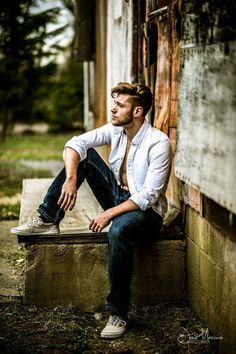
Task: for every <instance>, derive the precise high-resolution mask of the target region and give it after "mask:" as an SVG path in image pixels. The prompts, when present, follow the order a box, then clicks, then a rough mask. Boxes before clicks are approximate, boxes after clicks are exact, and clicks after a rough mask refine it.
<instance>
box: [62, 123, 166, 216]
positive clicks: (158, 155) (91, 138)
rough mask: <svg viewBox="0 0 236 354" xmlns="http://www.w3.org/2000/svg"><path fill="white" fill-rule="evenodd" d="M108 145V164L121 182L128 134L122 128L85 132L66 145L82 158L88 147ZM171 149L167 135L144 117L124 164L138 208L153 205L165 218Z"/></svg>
mask: <svg viewBox="0 0 236 354" xmlns="http://www.w3.org/2000/svg"><path fill="white" fill-rule="evenodd" d="M105 144H110V145H111V152H110V156H109V160H108V162H109V166H110V168H111V170H112V172H113V173H114V176H115V178H116V180H117V182H118V184H120V168H121V164H122V161H123V159H124V156H125V151H126V145H127V135H126V134H125V131H124V129H123V128H122V127H116V126H114V125H112V124H111V123H108V124H105V125H103V126H102V127H100V128H97V129H93V130H91V131H89V132H87V133H84V134H81V135H79V136H75V137H73V138H72V139H71V140H69V141H68V142H67V143H66V145H65V147H70V148H72V149H74V150H75V151H77V152H78V154H79V155H80V159H81V161H82V160H84V159H85V158H86V157H87V150H88V149H90V148H94V147H98V146H102V145H105ZM171 160H172V152H171V145H170V141H169V138H168V136H167V135H166V134H164V133H163V132H161V131H160V130H158V129H156V128H153V127H152V126H151V124H149V123H148V121H147V120H146V119H145V120H144V123H143V125H142V126H141V128H140V129H139V131H138V132H137V134H136V135H135V136H134V138H133V140H132V143H131V146H130V150H129V153H128V157H127V163H126V174H127V181H128V186H129V191H130V194H131V196H130V199H131V200H132V201H133V202H134V203H135V204H137V205H138V206H139V208H140V209H141V210H146V209H147V208H150V207H152V208H153V209H154V211H156V212H157V213H158V214H159V215H161V216H162V217H164V215H165V213H166V211H167V199H166V197H165V193H166V188H167V184H168V179H169V175H170V170H171Z"/></svg>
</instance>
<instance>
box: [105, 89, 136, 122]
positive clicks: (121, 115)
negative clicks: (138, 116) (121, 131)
mask: <svg viewBox="0 0 236 354" xmlns="http://www.w3.org/2000/svg"><path fill="white" fill-rule="evenodd" d="M129 97H130V96H129V95H123V94H121V95H118V96H117V97H116V98H115V99H114V105H113V107H112V109H111V113H112V124H113V125H115V126H126V125H130V124H131V123H132V122H133V119H134V118H133V109H132V104H131V102H130V101H129Z"/></svg>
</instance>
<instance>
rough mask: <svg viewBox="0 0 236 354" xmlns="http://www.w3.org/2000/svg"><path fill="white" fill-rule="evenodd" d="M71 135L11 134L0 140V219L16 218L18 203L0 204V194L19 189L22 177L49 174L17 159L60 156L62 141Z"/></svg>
mask: <svg viewBox="0 0 236 354" xmlns="http://www.w3.org/2000/svg"><path fill="white" fill-rule="evenodd" d="M73 135H75V134H74V133H65V134H49V133H48V134H30V135H29V134H23V135H12V136H9V137H8V138H7V139H6V141H5V142H4V143H2V144H0V220H14V219H18V218H19V211H20V204H19V203H17V202H10V203H9V204H3V203H1V198H2V197H11V196H14V195H16V194H17V193H20V192H21V190H22V180H23V179H24V178H48V177H52V175H51V172H50V171H48V170H42V169H34V168H29V167H26V166H23V165H22V164H20V161H19V160H21V159H26V160H49V159H50V160H51V159H53V160H62V151H63V148H64V145H65V142H66V141H67V140H69V139H70V138H71V137H72V136H73Z"/></svg>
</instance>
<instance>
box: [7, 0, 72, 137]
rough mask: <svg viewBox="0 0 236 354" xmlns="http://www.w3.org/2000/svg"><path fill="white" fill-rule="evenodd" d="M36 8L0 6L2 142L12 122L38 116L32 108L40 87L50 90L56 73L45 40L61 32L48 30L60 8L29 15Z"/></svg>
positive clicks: (16, 0)
mask: <svg viewBox="0 0 236 354" xmlns="http://www.w3.org/2000/svg"><path fill="white" fill-rule="evenodd" d="M37 4H38V2H37V0H8V1H1V2H0V82H1V87H0V114H1V115H0V120H1V122H2V126H3V129H2V135H3V136H2V137H3V138H5V136H6V134H7V131H8V128H9V126H10V125H11V124H12V123H13V122H14V121H16V120H20V119H21V120H25V117H27V120H28V121H29V120H31V121H32V120H33V119H35V117H36V116H37V114H38V115H39V116H40V109H39V105H38V106H35V103H36V102H37V100H39V97H40V94H41V93H42V91H41V90H40V87H41V86H42V85H49V86H50V83H51V79H52V77H53V75H55V72H56V69H57V64H56V63H55V60H54V58H55V54H56V53H57V52H58V48H55V46H53V45H52V46H51V47H49V46H48V44H47V38H49V37H54V36H57V35H58V33H60V32H62V31H64V30H65V26H61V27H58V28H57V29H55V30H53V31H49V29H48V24H49V23H50V24H53V23H54V24H56V23H57V20H58V15H59V14H60V8H58V7H55V8H52V9H48V10H44V11H41V12H39V11H38V12H32V9H33V7H34V8H37ZM46 44H47V45H46ZM45 58H47V61H46V63H45ZM36 98H37V100H36ZM37 110H38V112H37ZM41 115H42V113H41Z"/></svg>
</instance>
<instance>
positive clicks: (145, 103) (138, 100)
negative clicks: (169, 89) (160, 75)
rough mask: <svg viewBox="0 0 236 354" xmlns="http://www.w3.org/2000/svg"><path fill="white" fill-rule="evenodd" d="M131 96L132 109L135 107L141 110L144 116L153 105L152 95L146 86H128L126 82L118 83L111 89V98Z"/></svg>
mask: <svg viewBox="0 0 236 354" xmlns="http://www.w3.org/2000/svg"><path fill="white" fill-rule="evenodd" d="M122 94H123V95H129V96H131V97H130V98H131V103H132V108H133V109H134V108H135V107H137V106H141V107H142V108H143V115H144V116H145V115H146V114H147V112H148V111H149V109H150V108H151V106H152V103H153V95H152V92H151V90H150V88H149V87H148V86H145V85H141V84H136V83H135V84H130V83H128V82H119V83H118V85H117V86H115V87H113V88H112V89H111V97H113V98H115V97H116V96H118V95H122Z"/></svg>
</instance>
